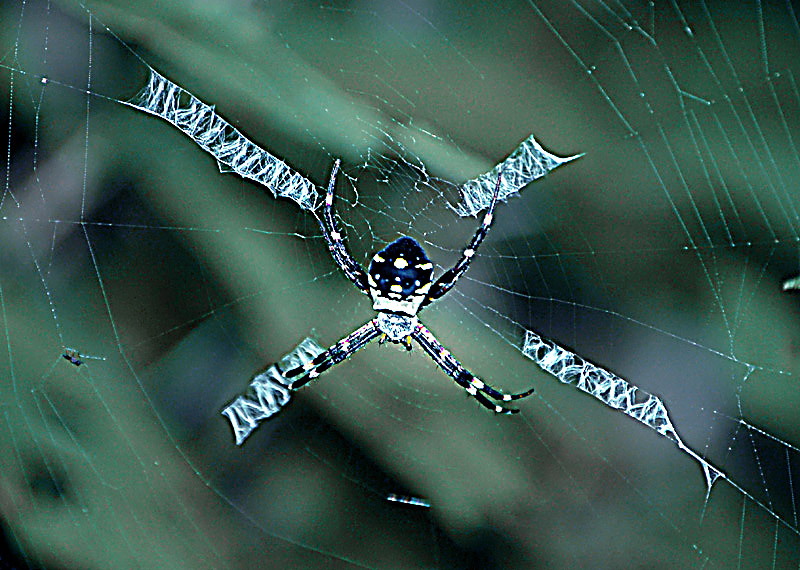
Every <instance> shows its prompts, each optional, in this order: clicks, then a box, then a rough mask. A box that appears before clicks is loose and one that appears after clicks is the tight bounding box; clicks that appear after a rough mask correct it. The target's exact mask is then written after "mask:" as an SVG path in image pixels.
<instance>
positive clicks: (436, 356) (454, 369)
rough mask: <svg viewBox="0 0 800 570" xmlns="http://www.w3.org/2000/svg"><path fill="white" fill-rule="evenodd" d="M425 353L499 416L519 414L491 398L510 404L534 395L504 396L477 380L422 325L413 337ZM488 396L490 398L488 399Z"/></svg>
mask: <svg viewBox="0 0 800 570" xmlns="http://www.w3.org/2000/svg"><path fill="white" fill-rule="evenodd" d="M412 336H413V338H414V340H416V341H417V342H418V343H419V345H420V346H421V347H422V348H423V349H424V350H425V352H427V353H428V355H430V357H431V358H433V361H434V362H436V364H438V365H439V367H440V368H441V369H442V370H444V371H445V372H446V373H447V375H448V376H450V377H451V378H452V379H453V380H455V381H456V383H457V384H458V385H459V386H461V387H462V388H464V389H465V390H466V391H467V394H469V395H470V396H472V397H473V398H475V399H476V400H478V403H479V404H480V405H482V406H483V407H484V408H487V409H489V410H492V411H493V412H496V413H498V414H516V413H518V412H519V410H518V409H516V408H506V407H505V406H501V405H500V404H497V403H495V402H492V401H491V400H490V399H489V398H494V399H495V400H500V401H503V402H508V401H511V400H519V399H520V398H524V397H525V396H530V395H531V394H533V388H531V389H530V390H527V391H525V392H522V393H519V394H503V393H502V392H500V391H499V390H496V389H495V388H492V387H491V386H489V385H488V384H486V382H484V381H483V380H481V379H479V378H476V377H475V375H474V374H472V372H470V371H469V370H467V369H466V368H464V367H463V366H462V365H461V363H460V362H459V361H458V360H456V359H455V357H454V356H453V355H452V354H450V352H449V351H448V350H447V349H446V348H445V347H444V346H442V344H441V343H440V342H439V341H438V340H436V337H434V336H433V333H431V331H429V330H428V329H427V328H426V327H425V326H424V325H422V324H421V323H420V324H419V325H418V327H417V329H416V331H414V334H413V335H412ZM487 396H488V397H487Z"/></svg>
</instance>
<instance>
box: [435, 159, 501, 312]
mask: <svg viewBox="0 0 800 570" xmlns="http://www.w3.org/2000/svg"><path fill="white" fill-rule="evenodd" d="M502 177H503V172H502V171H501V172H499V173H498V174H497V185H496V186H495V187H494V194H493V195H492V203H491V205H490V206H489V210H488V211H487V212H486V215H485V216H484V217H483V222H482V223H481V225H480V226H479V227H478V230H477V231H476V232H475V235H474V236H472V241H470V242H469V245H468V246H467V247H466V249H464V252H463V253H462V254H461V259H459V260H458V262H457V263H456V264H455V265H454V266H453V268H452V269H449V270H447V271H445V272H444V273H443V274H442V276H441V277H439V279H437V280H436V283H434V284H433V287H431V292H430V293H428V296H427V298H426V299H425V301H424V302H423V303H422V306H425V305H428V304H430V303H432V302H433V301H435V300H436V299H438V298H440V297H442V296H443V295H444V294H445V293H447V292H448V291H450V289H452V288H453V285H455V284H456V281H458V280H459V279H460V278H461V276H462V275H464V273H465V272H466V271H467V269H468V268H469V264H470V263H472V259H473V258H474V257H475V253H476V252H477V251H478V247H479V246H480V245H481V242H482V241H483V239H484V238H485V237H486V234H488V233H489V227H490V226H491V225H492V220H494V207H495V206H496V205H497V196H498V194H499V193H500V181H501V180H502Z"/></svg>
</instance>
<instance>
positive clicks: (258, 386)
mask: <svg viewBox="0 0 800 570" xmlns="http://www.w3.org/2000/svg"><path fill="white" fill-rule="evenodd" d="M323 352H325V349H323V348H322V347H321V346H320V345H319V344H317V342H316V341H315V340H314V339H312V338H310V337H307V338H305V339H304V340H303V342H301V343H300V344H299V345H297V347H296V348H295V349H294V350H293V351H292V352H290V353H289V354H287V355H286V356H284V357H283V358H282V359H281V361H280V362H279V363H278V364H277V365H275V364H273V365H272V366H270V367H269V368H267V369H266V370H265V371H264V372H262V373H261V374H257V375H256V377H255V378H253V381H252V382H250V386H249V387H248V389H247V392H246V393H245V394H244V396H239V397H237V398H236V399H235V400H234V401H233V402H231V403H230V404H229V405H228V406H227V407H226V408H225V409H223V410H222V412H221V413H222V415H223V416H226V417H227V418H228V420H229V421H230V422H231V427H232V428H233V435H234V437H235V438H236V445H242V443H243V442H244V440H245V439H247V437H248V436H249V435H250V434H251V433H252V431H253V430H254V429H256V427H258V424H259V422H261V421H263V420H265V419H267V418H269V417H271V416H273V415H275V414H276V413H278V412H279V411H280V410H281V409H282V408H283V407H284V406H285V405H286V404H288V403H289V400H290V399H291V397H292V396H291V390H290V389H289V385H290V384H291V382H290V381H289V380H287V379H286V378H284V377H283V375H282V374H281V373H280V370H291V369H292V368H296V367H298V366H302V365H304V364H306V363H308V362H311V361H312V360H314V358H315V357H316V356H317V355H319V354H322V353H323ZM278 367H280V370H279V368H278Z"/></svg>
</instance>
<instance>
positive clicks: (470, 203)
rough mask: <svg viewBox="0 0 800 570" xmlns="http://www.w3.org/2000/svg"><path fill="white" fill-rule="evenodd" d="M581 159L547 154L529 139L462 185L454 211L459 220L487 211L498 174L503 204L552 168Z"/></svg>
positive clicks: (576, 156) (534, 141)
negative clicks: (495, 164) (487, 170)
mask: <svg viewBox="0 0 800 570" xmlns="http://www.w3.org/2000/svg"><path fill="white" fill-rule="evenodd" d="M581 156H583V154H576V155H575V156H570V157H567V158H561V157H559V156H556V155H554V154H550V153H549V152H547V151H546V150H544V149H543V148H542V146H541V145H540V144H539V143H538V142H536V139H534V138H533V135H531V136H529V137H528V138H527V139H525V140H524V141H522V143H521V144H520V145H519V146H518V147H517V148H516V149H515V150H514V152H512V153H511V154H510V155H508V157H507V158H506V159H505V160H504V161H502V162H500V163H499V164H498V165H497V166H495V167H494V168H492V169H491V170H490V171H489V172H486V173H484V174H481V175H480V176H478V177H477V178H473V179H472V180H469V181H467V182H465V183H464V184H463V185H462V186H461V188H460V189H459V190H460V192H461V202H460V203H459V204H458V205H457V206H456V207H455V208H454V209H455V211H456V213H457V214H458V215H459V216H465V217H466V216H475V215H477V214H478V212H480V211H481V210H484V209H486V208H488V207H489V205H490V204H491V203H492V196H494V189H495V186H496V185H497V177H498V176H499V175H500V173H501V172H502V173H503V179H502V181H501V184H500V193H499V194H498V196H497V198H498V200H506V199H507V198H508V197H509V196H511V195H512V194H516V193H517V192H519V191H520V190H521V189H522V188H523V187H524V186H525V185H526V184H528V183H529V182H531V181H533V180H536V179H537V178H541V177H542V176H544V175H545V174H547V173H548V172H550V171H551V170H553V169H554V168H556V167H558V166H561V165H562V164H564V163H566V162H569V161H571V160H575V159H576V158H580V157H581Z"/></svg>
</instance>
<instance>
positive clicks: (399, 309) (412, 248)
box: [367, 236, 433, 316]
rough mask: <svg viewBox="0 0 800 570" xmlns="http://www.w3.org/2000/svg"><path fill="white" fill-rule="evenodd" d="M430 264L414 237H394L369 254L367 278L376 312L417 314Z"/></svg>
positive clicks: (428, 285)
mask: <svg viewBox="0 0 800 570" xmlns="http://www.w3.org/2000/svg"><path fill="white" fill-rule="evenodd" d="M432 277H433V263H432V262H431V260H430V259H428V256H427V255H426V254H425V250H424V249H422V246H421V245H419V243H417V240H415V239H414V238H410V237H408V236H403V237H401V238H398V239H396V240H395V241H393V242H392V243H390V244H389V245H387V246H386V247H385V248H383V249H382V250H380V251H379V252H378V253H376V254H375V255H374V256H373V257H372V261H371V262H370V264H369V272H368V274H367V280H368V282H369V291H370V294H371V295H372V300H373V308H374V309H375V310H377V311H388V312H393V313H401V314H405V315H409V316H413V315H416V314H417V311H418V310H419V306H420V304H421V303H422V301H423V300H424V299H425V295H426V294H427V293H428V291H430V288H431V283H432V281H431V278H432Z"/></svg>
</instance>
